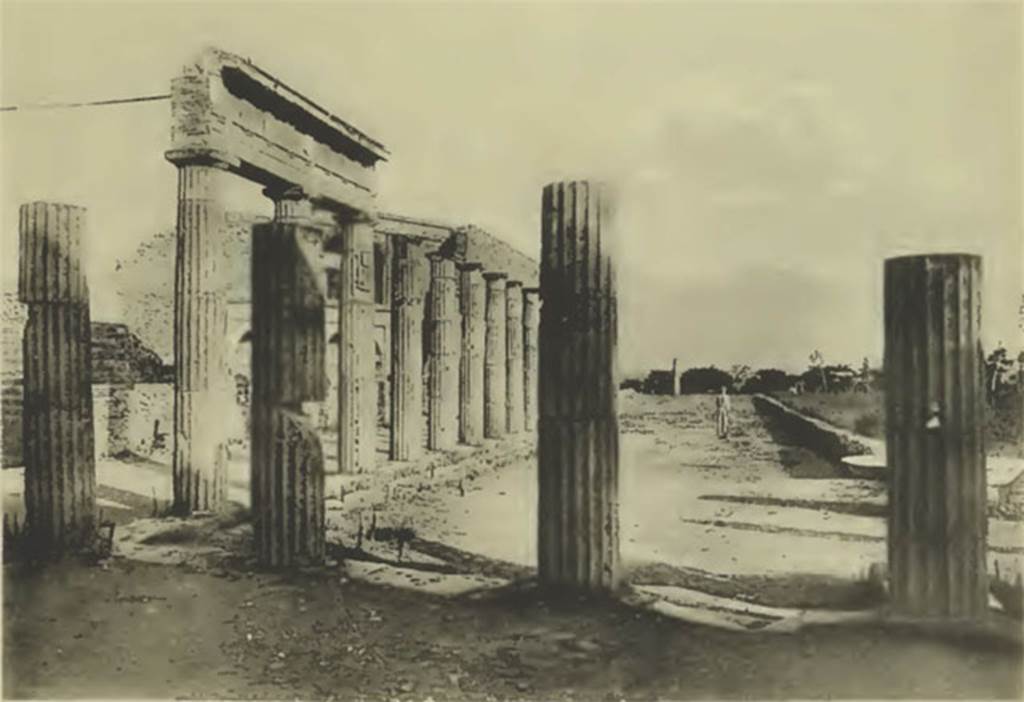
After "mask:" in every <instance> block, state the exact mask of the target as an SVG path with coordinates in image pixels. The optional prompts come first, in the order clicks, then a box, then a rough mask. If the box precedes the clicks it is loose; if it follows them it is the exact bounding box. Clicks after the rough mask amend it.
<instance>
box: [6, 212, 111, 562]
mask: <svg viewBox="0 0 1024 702" xmlns="http://www.w3.org/2000/svg"><path fill="white" fill-rule="evenodd" d="M84 231H85V209H84V208H81V207H74V206H71V205H58V204H53V203H47V202H33V203H29V204H26V205H22V206H21V208H20V210H19V236H20V249H19V254H20V255H19V258H20V264H19V275H18V299H19V300H21V301H22V302H24V303H26V305H27V307H28V319H27V321H26V323H25V331H24V337H23V347H22V350H23V358H24V368H23V375H24V379H23V393H24V395H23V398H24V411H23V412H24V413H23V418H22V422H23V425H22V426H23V447H24V448H23V455H24V461H25V489H24V494H25V513H26V524H27V538H28V542H27V545H28V549H29V551H30V552H31V555H32V556H35V557H40V558H47V557H51V556H57V555H59V554H61V553H62V552H64V551H68V550H73V549H77V548H80V547H84V546H91V545H92V538H93V536H94V534H95V512H96V464H95V457H94V455H93V442H94V435H93V422H92V385H91V380H92V378H91V376H92V367H91V366H92V356H91V333H90V327H89V287H88V284H87V282H86V278H85V273H84V271H83V270H82V256H81V251H82V234H83V232H84Z"/></svg>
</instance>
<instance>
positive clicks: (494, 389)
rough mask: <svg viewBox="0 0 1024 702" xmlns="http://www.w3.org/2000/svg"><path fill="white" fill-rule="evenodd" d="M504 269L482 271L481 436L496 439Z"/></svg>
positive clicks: (501, 406)
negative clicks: (482, 368)
mask: <svg viewBox="0 0 1024 702" xmlns="http://www.w3.org/2000/svg"><path fill="white" fill-rule="evenodd" d="M507 277H508V276H507V275H506V274H505V273H484V281H485V284H486V290H487V309H486V311H485V334H484V436H486V437H487V438H488V439H497V438H500V437H501V436H504V434H505V428H506V422H507V420H506V418H505V391H506V388H507V385H508V375H507V369H506V367H505V366H506V363H505V351H506V340H505V336H506V329H505V313H506V309H505V279H506V278H507Z"/></svg>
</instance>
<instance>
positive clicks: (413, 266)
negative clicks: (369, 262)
mask: <svg viewBox="0 0 1024 702" xmlns="http://www.w3.org/2000/svg"><path fill="white" fill-rule="evenodd" d="M391 256H392V259H391V260H392V275H391V281H392V286H393V287H392V295H391V298H392V299H391V445H390V457H391V460H393V461H412V460H415V459H416V458H418V457H419V456H420V455H421V454H422V452H423V413H422V408H423V339H422V330H423V303H424V295H425V294H426V288H427V276H428V275H429V273H428V270H427V259H426V257H425V255H424V252H423V249H422V247H421V246H420V245H419V244H418V243H416V242H415V241H414V240H412V239H408V238H406V237H394V238H393V240H392V243H391Z"/></svg>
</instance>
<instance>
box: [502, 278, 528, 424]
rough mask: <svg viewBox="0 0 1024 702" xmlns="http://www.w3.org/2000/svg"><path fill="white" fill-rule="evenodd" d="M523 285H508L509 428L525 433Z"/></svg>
mask: <svg viewBox="0 0 1024 702" xmlns="http://www.w3.org/2000/svg"><path fill="white" fill-rule="evenodd" d="M523 390H524V387H523V284H522V283H521V282H519V281H518V280H510V281H508V284H507V285H506V286H505V429H506V431H507V432H508V433H509V434H518V433H520V432H521V431H522V430H523V423H524V421H525V416H524V414H523V412H524V410H523Z"/></svg>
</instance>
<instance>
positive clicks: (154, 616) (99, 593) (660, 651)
mask: <svg viewBox="0 0 1024 702" xmlns="http://www.w3.org/2000/svg"><path fill="white" fill-rule="evenodd" d="M622 411H623V421H622V424H623V473H622V503H623V504H622V516H623V519H622V527H623V532H622V536H623V554H624V559H625V562H626V565H627V566H628V568H629V570H630V573H631V577H632V578H633V580H634V581H635V582H656V581H658V578H659V577H662V576H663V575H664V573H662V572H661V570H659V569H662V570H663V569H664V567H665V564H667V566H668V567H672V568H683V569H690V570H693V571H694V572H698V571H699V572H707V573H710V574H713V575H714V577H716V578H719V577H722V574H725V576H727V577H732V578H737V577H741V576H747V577H749V578H755V577H762V576H778V577H787V578H790V579H792V578H793V577H794V576H795V575H803V576H822V575H831V576H832V577H834V578H837V579H842V580H843V581H844V582H845V581H849V580H851V579H855V578H858V577H859V576H860V575H861V574H862V572H863V570H864V569H865V568H866V567H867V565H868V564H869V563H871V562H872V561H875V560H883V559H884V540H883V539H884V522H883V520H882V517H881V511H880V510H881V509H884V495H883V494H882V489H881V486H880V485H878V484H874V483H869V482H865V481H851V480H838V479H835V478H834V476H833V473H832V469H831V468H830V467H829V466H827V465H823V464H820V463H819V462H817V461H816V460H815V459H814V458H813V457H812V456H808V455H804V454H802V453H801V452H800V451H798V450H794V449H792V448H791V447H785V446H780V445H779V444H777V443H775V442H774V441H773V437H772V435H771V433H770V431H769V430H770V427H766V426H765V425H764V423H763V422H762V421H761V420H760V418H758V417H757V416H756V415H754V414H753V409H752V408H751V407H750V405H749V403H747V402H745V401H744V400H743V399H742V398H738V400H737V402H736V411H737V432H736V433H735V434H734V435H733V436H732V437H730V439H729V440H728V441H725V442H721V441H718V440H716V439H715V438H714V434H713V432H711V431H709V429H710V422H709V414H710V404H709V403H708V402H707V399H706V398H650V397H646V398H637V397H630V396H629V395H625V396H624V398H623V407H622ZM520 443H522V442H520ZM519 450H520V451H521V450H522V449H521V448H520V449H519ZM534 465H535V463H534V462H533V461H532V460H529V459H522V458H520V459H515V460H511V461H501V460H495V459H494V454H486V452H485V455H484V457H483V458H481V459H480V460H479V461H478V463H477V464H476V468H474V469H473V470H472V471H471V474H467V476H466V479H465V480H463V481H459V482H460V483H461V484H460V485H453V483H452V482H451V481H450V480H448V481H442V480H440V479H439V480H437V481H433V482H431V481H426V480H425V481H423V482H421V483H420V484H419V485H417V484H416V481H417V480H418V479H417V478H413V479H412V481H413V482H412V483H411V484H409V485H407V486H406V487H407V488H412V489H405V490H402V491H400V492H399V493H397V494H395V495H393V496H391V497H390V498H389V499H388V500H387V501H386V502H385V503H384V504H383V505H378V507H377V517H376V519H378V520H379V521H378V526H391V527H395V526H401V525H405V526H407V527H409V528H411V529H412V530H414V531H415V533H416V536H417V537H418V539H419V540H420V541H421V542H423V543H425V544H435V545H437V547H438V548H439V549H441V550H444V549H449V550H453V551H452V552H453V553H457V554H460V555H461V556H462V557H463V560H464V561H465V562H468V563H470V566H471V567H470V569H471V570H472V569H473V568H475V567H476V566H475V565H474V564H476V561H475V560H473V558H470V556H471V555H473V554H476V556H477V557H478V559H479V560H480V563H483V564H484V565H486V564H487V563H489V562H494V561H501V562H507V563H508V564H509V567H510V568H511V570H512V571H514V572H513V573H512V574H513V575H515V574H524V573H528V572H529V570H530V568H531V567H532V563H533V548H534V547H533V528H534V526H533V520H534V519H535V513H534V510H535V507H534V505H535V502H536V496H535V487H534V485H535V482H536V481H535V476H534V472H533V471H534V470H535V469H534ZM239 492H240V493H242V494H243V495H244V490H243V489H239ZM371 502H372V500H371ZM366 504H367V503H366V501H365V499H363V498H358V499H357V497H356V496H349V497H348V498H347V499H346V500H344V501H340V500H338V499H336V498H332V499H331V500H330V501H329V504H328V507H329V509H330V512H329V514H330V518H331V521H332V522H333V524H332V527H334V529H332V532H331V534H332V535H333V536H332V538H334V539H335V540H337V539H341V541H343V542H345V543H346V545H351V534H352V524H353V515H354V512H353V510H355V509H357V508H358V509H362V510H363V511H364V515H365V510H366V509H367V508H366ZM357 505H362V507H357ZM123 529H124V530H130V526H128V525H125V526H124V527H123ZM247 529H248V527H247V525H245V524H244V523H239V524H238V525H237V526H235V527H232V528H231V529H228V530H227V533H229V534H230V535H231V536H230V539H235V540H236V541H235V545H234V549H240V550H241V551H243V552H244V549H245V547H244V543H246V542H247V539H248V538H249V536H248V531H247ZM992 531H993V540H994V542H996V543H998V544H1001V548H1004V551H1005V552H1003V553H1000V554H999V557H1000V559H1001V563H1002V564H1003V568H1004V570H1005V569H1006V568H1007V565H1006V564H1007V563H1008V562H1016V561H1017V560H1019V558H1020V556H1019V554H1018V553H1017V552H1016V551H1015V550H1014V549H1017V550H1018V551H1019V546H1020V530H1019V524H1015V523H1009V522H1005V523H1002V522H993V528H992ZM239 544H242V545H239ZM383 546H384V547H387V548H389V547H388V546H387V545H386V544H384V545H383ZM229 550H231V549H229ZM244 556H245V554H244V553H243V557H241V558H230V559H226V560H224V559H221V560H219V561H218V560H214V561H211V565H210V566H208V567H189V566H183V565H177V566H175V565H153V564H144V563H139V562H137V561H132V560H129V559H128V558H126V557H121V558H115V559H112V560H110V561H109V562H108V563H107V564H106V565H105V566H104V567H102V568H101V567H98V566H85V565H73V564H65V565H60V566H54V567H51V568H48V569H46V570H44V571H30V570H28V569H26V568H24V567H22V566H6V567H5V568H4V616H5V622H6V624H7V626H6V627H5V630H4V654H3V656H4V661H3V672H4V677H3V691H4V695H5V696H6V697H44V698H70V697H76V698H82V697H91V698H96V697H122V698H128V697H132V698H138V697H158V698H169V697H174V698H200V697H201V698H233V699H237V698H264V699H268V698H274V699H280V698H293V697H294V698H302V699H330V698H334V699H339V700H341V699H374V700H376V699H392V698H401V699H419V700H423V699H428V698H432V699H434V700H442V699H535V700H548V699H581V700H591V699H609V700H611V699H656V698H660V699H694V698H704V699H707V698H751V697H753V698H759V699H767V698H776V699H777V698H787V699H792V698H824V697H838V698H893V697H916V698H932V699H941V698H972V699H973V698H994V697H999V698H1019V697H1020V695H1021V692H1022V690H1021V650H1020V648H1019V647H1017V646H1012V645H1009V644H1000V643H996V642H994V641H992V640H985V641H981V640H974V641H972V640H969V639H965V638H963V637H949V636H945V637H943V636H936V635H931V636H929V635H925V634H923V633H921V632H920V631H911V630H905V629H904V630H901V629H895V628H893V627H892V626H891V625H890V626H887V627H882V626H881V625H878V624H863V625H857V626H852V625H845V626H842V627H810V628H805V629H801V630H799V631H797V632H795V633H788V634H779V633H769V632H766V631H765V632H761V631H752V632H745V633H735V632H730V631H724V630H719V629H713V628H708V627H704V626H700V625H696V624H689V623H686V622H681V621H678V620H676V619H669V618H666V617H663V616H661V615H658V614H654V613H651V612H649V611H646V610H640V609H635V608H632V607H629V606H627V605H625V604H621V603H612V602H594V601H589V602H588V601H571V602H558V603H553V602H549V601H546V600H544V599H543V598H542V597H541V596H540V595H539V594H538V593H537V592H535V591H533V590H532V589H530V588H528V587H527V588H525V589H524V588H523V587H512V588H505V589H501V590H496V591H490V592H482V593H478V594H477V595H472V594H470V595H462V596H458V597H442V596H436V595H429V594H425V593H423V592H415V591H409V590H404V589H402V590H400V589H395V588H391V587H387V586H383V585H372V584H369V583H367V582H364V581H360V580H359V579H358V578H357V576H356V573H357V571H358V569H359V568H361V567H363V568H364V567H365V564H364V565H360V563H359V562H356V561H348V562H343V563H342V564H341V565H340V566H337V567H334V568H328V569H324V570H321V571H317V572H315V573H307V574H303V575H301V576H290V577H285V576H280V575H273V574H260V573H253V572H250V570H249V568H250V566H249V565H248V564H247V562H246V560H245V557H244ZM407 557H408V553H407ZM516 564H518V566H516ZM791 582H792V581H791V580H790V581H786V586H785V587H783V588H780V589H778V591H777V593H776V596H792V592H791V590H793V589H794V588H792V587H791V585H790V583H791ZM752 594H754V595H763V594H764V593H763V591H762V590H757V591H755V592H753V593H752Z"/></svg>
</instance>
